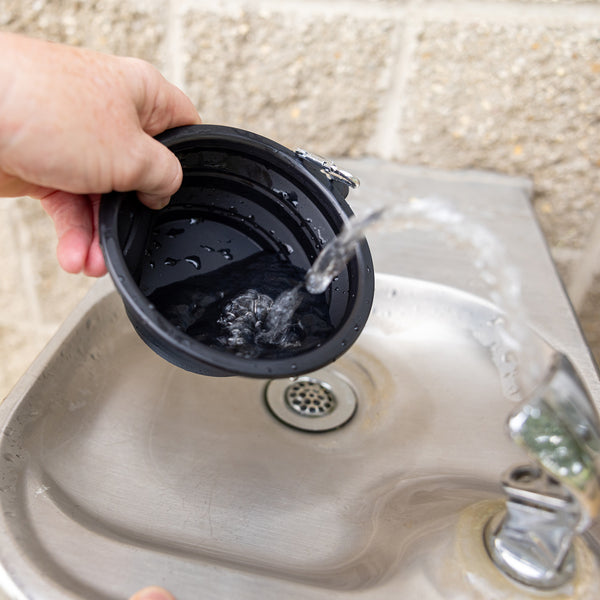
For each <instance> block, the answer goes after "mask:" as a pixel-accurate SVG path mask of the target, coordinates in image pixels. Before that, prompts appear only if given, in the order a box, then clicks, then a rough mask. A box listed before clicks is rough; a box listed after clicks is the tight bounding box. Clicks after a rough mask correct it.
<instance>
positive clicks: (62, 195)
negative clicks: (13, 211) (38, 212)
mask: <svg viewBox="0 0 600 600" xmlns="http://www.w3.org/2000/svg"><path fill="white" fill-rule="evenodd" d="M95 198H96V199H97V202H99V199H100V197H99V196H96V197H95ZM41 203H42V207H43V208H44V210H45V211H46V212H47V213H48V215H49V216H50V218H51V219H52V220H53V221H54V228H55V230H56V235H57V237H58V246H57V248H56V255H57V258H58V262H59V264H60V266H61V267H62V268H63V269H64V270H65V271H66V272H67V273H80V272H81V271H84V272H85V273H86V274H87V275H90V276H93V277H98V276H100V275H103V274H104V273H105V272H106V267H105V266H104V258H103V257H102V251H101V250H100V245H99V243H98V233H97V226H96V227H95V225H94V219H95V218H96V219H97V216H96V217H94V213H93V208H92V205H91V203H90V199H89V198H88V197H87V196H80V195H78V194H70V193H68V192H61V191H55V192H52V193H50V194H48V195H47V196H45V197H44V198H42V199H41ZM95 210H96V211H97V207H96V208H95ZM96 215H97V212H96Z"/></svg>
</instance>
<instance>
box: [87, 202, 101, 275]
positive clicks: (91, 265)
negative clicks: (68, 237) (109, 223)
mask: <svg viewBox="0 0 600 600" xmlns="http://www.w3.org/2000/svg"><path fill="white" fill-rule="evenodd" d="M100 198H101V196H100V194H92V195H90V196H89V202H90V205H91V209H92V241H91V243H90V246H89V249H88V253H87V257H86V259H85V265H84V267H83V272H84V273H85V274H86V275H87V276H88V277H102V275H104V274H105V273H106V265H105V264H104V255H103V254H102V248H101V247H100V228H99V225H98V220H99V217H98V215H99V212H100Z"/></svg>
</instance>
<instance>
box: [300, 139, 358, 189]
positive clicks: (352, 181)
mask: <svg viewBox="0 0 600 600" xmlns="http://www.w3.org/2000/svg"><path fill="white" fill-rule="evenodd" d="M296 156H297V157H298V158H301V159H302V160H306V161H308V162H309V163H311V164H313V165H315V166H316V167H319V169H320V171H321V173H323V174H324V175H326V176H327V178H328V179H332V180H335V181H339V182H341V183H344V184H346V185H347V186H348V187H351V188H357V187H358V186H359V185H360V180H359V179H358V177H355V176H354V175H352V173H349V172H348V171H342V169H339V168H338V167H337V166H336V165H335V164H334V163H333V162H332V161H330V160H327V159H326V158H323V157H322V156H319V155H318V154H311V153H310V152H307V151H306V150H302V148H298V149H297V150H296Z"/></svg>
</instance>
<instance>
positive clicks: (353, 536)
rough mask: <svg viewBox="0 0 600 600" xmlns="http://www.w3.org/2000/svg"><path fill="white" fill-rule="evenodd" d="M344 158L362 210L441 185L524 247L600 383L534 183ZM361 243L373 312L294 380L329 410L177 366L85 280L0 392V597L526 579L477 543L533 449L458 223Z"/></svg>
mask: <svg viewBox="0 0 600 600" xmlns="http://www.w3.org/2000/svg"><path fill="white" fill-rule="evenodd" d="M344 166H345V167H347V168H349V169H350V170H351V171H354V172H355V173H357V174H359V175H360V177H361V180H362V182H363V186H362V188H361V190H359V191H358V193H357V196H356V198H357V199H356V201H353V208H354V209H355V210H356V209H357V208H360V205H361V201H362V200H365V202H366V203H367V205H368V202H369V201H371V200H372V199H373V198H375V199H377V198H384V199H385V201H388V200H389V199H390V198H391V199H393V200H394V201H396V200H399V199H400V200H401V199H402V198H406V197H407V196H410V195H417V196H418V195H423V194H429V193H434V194H443V196H444V197H445V198H448V199H449V201H450V202H451V203H452V205H453V207H454V209H455V210H456V211H458V212H459V213H460V214H461V215H463V216H464V218H465V221H468V220H471V221H475V222H477V223H481V224H482V226H484V227H485V228H487V229H488V230H489V231H490V233H491V234H492V235H494V236H495V237H496V238H497V239H498V240H499V242H500V243H501V244H502V245H503V247H504V248H505V250H506V260H507V262H508V264H512V265H519V267H520V270H521V275H522V277H521V279H522V283H523V286H522V290H521V301H522V309H523V315H524V316H525V318H526V321H527V323H528V326H530V329H531V330H532V331H535V332H536V333H535V334H534V336H533V338H534V339H535V344H536V345H537V349H538V350H539V354H540V355H544V354H545V353H547V352H548V350H549V349H550V347H551V348H552V349H554V350H557V351H559V352H562V353H564V354H565V355H567V356H569V357H570V359H571V360H572V361H573V364H574V365H575V366H576V367H577V370H578V371H579V373H580V374H581V375H582V379H583V381H584V382H585V385H586V386H587V387H588V389H589V390H590V392H591V395H592V397H593V398H599V397H600V382H599V381H598V377H597V373H596V371H595V368H594V365H593V361H592V360H591V358H590V355H589V352H588V351H587V348H586V346H585V342H584V341H583V339H582V337H581V333H580V331H579V329H578V327H577V322H576V319H575V317H574V315H573V312H572V310H571V308H570V305H569V303H568V299H567V298H566V296H565V294H564V290H563V289H562V287H561V285H560V282H559V280H558V278H557V277H556V273H555V271H554V267H553V265H552V262H551V260H550V258H549V256H548V253H547V251H546V249H545V246H544V242H543V238H542V236H541V234H540V231H539V228H538V227H537V225H536V224H535V221H534V219H533V217H532V212H531V208H530V206H529V204H528V201H527V199H528V194H529V192H530V187H529V185H528V184H527V182H523V180H513V179H511V178H502V177H499V176H495V175H489V174H485V175H481V174H476V173H475V174H453V173H450V174H448V173H441V172H432V171H427V172H425V171H423V170H418V169H413V170H411V169H406V168H404V169H403V168H400V167H398V166H397V165H393V164H391V163H385V162H380V161H357V162H356V163H355V164H353V163H352V161H346V163H345V164H344ZM362 190H366V194H367V197H366V198H361V191H362ZM374 238H376V239H374ZM369 242H370V246H371V249H372V251H373V257H374V264H375V266H376V268H377V269H378V271H379V274H378V275H377V277H376V292H375V301H374V305H373V311H372V313H371V316H370V318H369V321H368V323H367V326H366V327H365V329H364V331H363V332H362V334H361V336H360V337H359V339H358V341H357V342H356V344H355V345H354V346H353V347H352V348H351V349H350V350H349V351H348V352H347V353H346V354H345V355H343V356H342V357H341V358H340V359H338V360H337V361H336V362H335V363H334V364H332V365H329V366H328V367H326V368H325V369H321V370H320V371H318V372H317V373H314V374H312V375H311V376H310V377H309V384H310V385H314V386H316V387H318V388H319V389H322V390H324V394H325V396H326V397H327V398H328V399H329V400H328V402H327V403H323V404H322V405H321V406H322V407H323V408H325V406H329V408H328V409H327V410H331V412H330V414H328V415H327V416H326V417H316V416H315V415H314V414H310V411H308V412H307V411H305V413H306V414H305V415H304V416H303V415H300V414H299V413H298V411H295V412H294V406H295V405H294V404H293V401H292V400H290V399H292V398H296V397H297V396H298V397H299V396H300V393H301V391H300V388H301V385H302V383H303V380H302V379H299V380H297V381H292V380H289V381H288V380H279V381H276V382H268V381H261V380H255V379H243V378H223V379H222V378H209V377H203V376H200V375H195V374H191V373H188V372H186V371H182V370H180V369H178V368H176V367H173V366H171V365H170V364H169V363H167V362H165V361H164V360H163V359H161V358H159V357H158V356H157V355H155V354H154V353H153V352H152V351H151V350H149V349H148V347H147V346H145V344H144V343H143V342H141V340H140V339H139V338H138V337H137V335H136V334H135V332H134V331H133V328H132V327H131V325H130V323H129V321H128V319H127V317H126V315H125V311H124V309H123V306H122V303H121V299H120V297H119V296H118V294H117V293H116V292H115V290H114V287H113V285H112V283H111V282H110V280H108V279H103V280H100V281H99V282H98V283H97V284H96V285H95V286H94V288H93V289H92V290H91V292H90V293H89V294H88V296H87V297H86V298H85V299H84V301H83V302H82V304H81V305H80V306H79V307H78V308H77V309H76V311H75V312H74V313H73V314H72V315H71V316H70V317H69V319H68V320H67V321H66V322H65V323H64V324H63V326H62V327H61V329H60V330H59V332H58V333H57V335H56V336H55V337H54V338H53V340H52V341H51V342H50V344H49V345H48V346H47V348H46V349H45V350H44V351H43V353H42V354H41V355H40V356H39V357H38V359H37V360H36V361H35V362H34V364H33V365H32V366H31V367H30V369H29V370H28V372H27V373H26V374H25V376H24V377H23V378H22V379H21V381H20V382H19V383H18V384H17V386H16V387H15V389H14V390H13V392H12V393H11V394H10V395H9V396H8V398H7V399H6V400H5V401H4V402H3V403H2V404H0V539H1V540H2V543H1V544H0V597H2V592H4V593H5V594H6V595H7V597H10V598H18V599H25V598H27V599H40V600H58V599H61V600H67V599H76V598H78V599H79V598H85V599H86V600H112V599H114V600H117V599H120V600H122V599H124V598H127V597H129V596H130V595H131V594H133V593H134V592H135V591H137V590H139V589H140V588H142V587H144V586H147V585H151V584H154V585H161V586H163V587H166V588H167V589H169V590H170V591H171V592H172V593H173V594H174V595H175V596H176V598H177V600H197V599H198V598H202V599H203V600H205V599H206V600H210V599H222V598H235V599H238V598H239V599H248V600H250V599H259V598H260V599H263V598H286V599H298V600H300V599H302V600H305V599H315V600H325V599H327V600H331V599H332V598H338V599H343V598H354V599H356V598H365V599H368V600H380V599H381V600H383V599H388V598H390V599H391V598H394V599H397V598H409V599H412V598H422V599H423V600H426V599H427V600H438V599H441V598H444V599H453V598H461V599H469V598H486V600H499V599H500V598H501V599H502V600H508V599H516V598H519V599H520V598H529V597H532V598H533V597H539V596H536V595H535V593H534V592H531V593H530V591H528V590H527V589H525V588H524V587H523V586H517V585H516V584H514V583H512V582H510V581H509V580H508V579H507V578H506V577H505V576H504V575H502V574H501V573H500V571H498V570H497V569H496V567H495V566H494V565H493V564H492V563H491V561H490V559H489V558H488V556H487V554H486V551H485V549H484V543H483V528H484V526H485V523H487V522H488V521H489V519H490V518H491V516H492V514H496V513H497V511H498V510H500V507H501V504H502V502H501V501H502V499H503V498H504V495H503V491H502V489H501V486H500V480H501V475H502V473H503V472H504V471H506V469H507V468H509V467H511V466H513V465H515V464H523V463H525V462H527V460H528V459H527V457H526V456H525V454H524V452H523V451H521V450H520V449H519V448H517V446H516V445H515V444H513V443H512V442H511V441H510V440H509V438H508V435H507V434H506V433H505V423H506V419H507V416H508V414H509V413H510V412H511V410H512V409H513V408H514V397H513V396H514V395H513V394H512V391H514V388H515V385H516V383H517V371H516V369H515V364H514V357H512V355H511V353H510V352H507V348H505V347H504V346H503V342H502V339H503V338H502V336H501V335H500V331H499V329H498V328H499V323H500V319H499V317H500V311H499V309H498V308H497V307H496V306H495V305H494V304H491V303H490V302H488V301H486V300H483V299H481V298H482V297H483V296H485V293H484V292H485V291H486V290H485V289H484V288H485V286H483V287H482V283H483V282H482V278H481V277H480V273H478V272H477V269H474V267H473V256H472V255H466V254H465V252H464V244H463V243H461V242H460V240H458V241H453V240H452V238H451V236H444V235H440V234H438V233H436V232H435V231H423V232H418V231H405V232H404V233H403V234H402V235H399V234H398V232H393V231H391V232H381V233H379V234H378V235H377V236H373V237H371V236H370V237H369ZM382 273H387V274H382ZM400 275H402V276H400ZM542 340H547V342H548V344H546V342H545V341H542ZM319 386H320V387H319ZM328 394H330V395H331V397H332V398H333V400H331V398H330V396H329V395H328ZM511 398H512V400H511ZM342 400H343V402H342ZM347 401H350V402H354V401H355V402H356V407H355V408H354V407H353V406H352V407H350V408H347V407H346V413H345V414H344V418H343V419H341V420H340V421H339V422H337V424H335V423H334V426H333V427H331V426H328V427H327V428H326V429H327V431H322V432H314V431H307V430H306V429H314V427H315V424H319V423H323V422H325V421H324V420H321V419H326V418H327V419H329V418H330V417H331V418H334V416H335V414H336V412H335V411H338V410H340V407H342V406H343V405H344V406H346V404H345V403H346V402H347ZM273 403H276V404H277V403H278V404H277V405H278V407H279V408H278V409H275V408H274V406H273ZM286 403H287V404H286ZM315 406H316V401H315V404H313V408H315ZM331 407H333V409H331ZM296 408H298V406H296ZM317 408H318V407H317ZM317 408H315V412H318V410H317ZM300 412H302V411H300ZM338 414H339V413H338ZM292 417H293V418H292ZM585 538H586V539H585V542H586V543H585V544H583V543H582V542H581V540H578V543H577V548H575V550H576V554H577V555H578V557H579V558H578V565H579V571H578V573H577V574H576V577H575V580H574V582H573V584H572V585H571V586H570V587H569V588H568V589H566V590H563V595H562V596H556V598H558V597H561V598H566V597H575V598H578V599H579V600H582V599H584V598H586V599H587V598H589V599H590V600H591V599H592V598H596V596H597V591H596V590H597V585H598V583H597V582H598V580H599V579H600V575H599V571H598V556H600V550H599V548H600V528H599V527H598V525H595V526H594V527H593V528H592V529H590V530H589V531H588V532H587V533H586V535H585ZM545 597H546V596H545Z"/></svg>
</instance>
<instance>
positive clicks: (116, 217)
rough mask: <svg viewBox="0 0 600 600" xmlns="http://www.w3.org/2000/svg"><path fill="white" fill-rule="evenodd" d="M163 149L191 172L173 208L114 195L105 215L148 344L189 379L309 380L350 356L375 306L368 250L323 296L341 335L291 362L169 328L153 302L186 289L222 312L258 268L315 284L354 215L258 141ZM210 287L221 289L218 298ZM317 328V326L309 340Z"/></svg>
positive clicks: (111, 261) (196, 135)
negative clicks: (328, 249)
mask: <svg viewBox="0 0 600 600" xmlns="http://www.w3.org/2000/svg"><path fill="white" fill-rule="evenodd" d="M157 139H159V140H160V141H161V142H162V143H164V144H165V145H166V146H167V147H169V148H170V149H171V150H172V151H173V152H174V153H175V155H176V156H177V157H178V158H179V160H180V162H181V164H182V167H183V173H184V177H183V184H182V186H181V188H180V190H179V191H178V192H177V193H176V194H175V195H174V196H173V197H172V198H171V201H170V203H169V205H168V206H167V207H165V208H164V209H162V210H159V211H154V210H150V209H148V208H146V207H145V206H144V205H142V204H141V203H140V202H139V201H138V200H137V197H136V194H135V192H127V193H118V192H112V193H110V194H106V195H105V196H104V197H103V198H102V201H101V205H100V240H101V244H102V248H103V252H104V258H105V261H106V265H107V268H108V270H109V272H110V274H111V276H112V278H113V280H114V283H115V285H116V287H117V290H118V291H119V293H120V295H121V297H122V299H123V302H124V304H125V309H126V311H127V315H128V317H129V319H130V321H131V323H132V324H133V326H134V328H135V330H136V331H137V333H138V334H139V335H140V337H141V338H142V339H143V340H144V342H146V344H147V345H148V346H150V348H152V349H153V350H154V351H155V352H156V353H158V354H159V355H160V356H162V357H163V358H165V359H166V360H168V361H169V362H171V363H173V364H175V365H177V366H179V367H181V368H183V369H186V370H188V371H192V372H195V373H200V374H203V375H213V376H228V375H242V376H248V377H261V378H274V377H288V376H293V375H298V374H300V373H307V372H310V371H313V370H316V369H319V368H321V367H323V366H325V365H326V364H329V363H331V362H332V361H334V360H335V359H336V358H338V357H339V356H340V355H341V354H342V353H344V352H345V351H346V350H348V348H350V346H351V345H352V344H353V343H354V341H355V340H356V338H357V337H358V335H359V333H360V331H361V330H362V328H363V326H364V324H365V322H366V320H367V317H368V315H369V312H370V309H371V303H372V300H373V293H374V274H373V265H372V261H371V255H370V252H369V249H368V246H367V244H366V242H365V241H364V240H363V241H362V242H361V243H360V244H359V246H358V249H357V252H356V255H355V257H354V258H352V259H351V260H350V261H349V262H348V264H347V265H346V268H345V269H344V271H342V272H341V273H340V274H339V276H338V277H337V278H336V280H335V282H334V283H333V284H332V285H331V286H330V287H329V288H328V289H327V290H326V292H325V295H324V299H325V307H326V311H327V313H328V314H327V317H328V319H329V320H330V324H331V329H330V330H329V331H327V332H326V333H324V335H323V338H322V339H313V340H312V341H311V342H310V343H308V344H300V345H299V347H298V348H294V349H292V350H291V351H288V352H286V353H282V355H281V356H279V355H278V353H277V351H276V350H275V351H274V352H272V353H271V354H269V355H268V356H267V357H258V358H257V357H252V358H249V357H248V356H240V355H238V354H236V353H235V352H231V351H228V350H224V349H223V348H219V347H215V346H214V345H213V344H210V343H206V340H204V341H199V340H198V339H197V337H196V336H192V335H190V334H189V332H187V333H186V330H182V328H181V326H180V325H179V324H177V323H175V322H173V320H172V319H170V318H168V316H169V315H167V314H166V313H165V312H164V311H162V310H161V308H160V304H159V303H157V302H156V301H155V298H157V297H163V298H164V297H175V296H177V295H178V286H181V287H182V288H183V287H186V288H187V289H188V290H189V288H190V285H194V282H196V281H199V282H204V283H203V286H204V287H202V286H200V287H199V290H200V291H199V292H198V294H200V297H198V294H197V295H196V297H195V298H194V299H193V302H194V305H195V306H196V305H197V306H202V305H203V302H204V298H203V297H202V294H203V293H204V292H203V291H202V290H205V291H206V295H207V296H211V300H214V297H215V296H214V295H215V294H218V293H219V289H218V288H219V287H220V286H221V284H222V285H223V287H226V288H227V289H230V288H231V284H232V280H237V279H240V278H241V279H243V277H241V276H240V274H242V275H243V273H244V270H245V269H246V268H247V269H248V270H252V267H253V266H254V265H255V264H259V265H262V264H263V263H259V262H255V261H258V260H263V259H264V258H265V257H267V258H268V259H269V260H271V259H274V260H276V261H280V262H282V263H285V265H288V264H289V265H291V266H293V267H295V268H298V269H300V270H301V271H302V273H303V272H305V271H306V270H307V269H308V268H309V267H310V266H311V264H312V263H313V262H314V260H315V258H316V257H317V255H318V254H319V252H320V250H321V249H322V247H323V246H324V245H325V244H326V243H327V242H328V241H330V240H331V239H333V238H334V237H335V236H336V234H337V233H339V231H340V230H341V228H342V226H343V224H344V223H345V222H346V221H347V220H348V217H349V216H350V215H351V214H352V212H351V210H350V208H349V206H348V205H347V203H346V202H345V200H344V197H345V195H346V194H347V191H348V188H347V186H346V185H344V184H343V183H341V182H339V181H336V180H335V179H331V178H330V177H329V176H327V175H326V173H324V171H322V170H321V169H320V168H319V167H315V166H314V163H312V162H309V161H308V160H305V158H302V157H301V155H299V154H298V153H295V152H292V151H290V150H289V149H287V148H285V147H283V146H281V145H279V144H277V143H275V142H273V141H271V140H269V139H266V138H264V137H261V136H258V135H256V134H253V133H250V132H248V131H243V130H240V129H234V128H230V127H223V126H214V125H195V126H189V127H179V128H176V129H172V130H169V131H166V132H164V133H163V134H161V135H160V136H158V138H157ZM264 264H267V265H268V264H271V263H268V262H267V263H264ZM236 265H237V267H238V270H237V271H235V267H236ZM269 268H270V267H268V266H266V267H263V266H260V268H258V269H255V270H258V271H268V270H269ZM263 274H264V273H263ZM203 278H204V279H203ZM206 278H210V279H209V280H210V282H212V283H211V285H210V286H208V287H207V285H206V281H208V280H207V279H206ZM234 283H235V282H234ZM242 283H243V282H240V285H241V284H242ZM225 284H227V285H225ZM165 290H166V292H165ZM182 298H184V300H183V302H184V303H185V295H184V296H182ZM226 300H227V298H224V299H223V302H225V301H226ZM207 303H208V301H207ZM183 309H186V307H185V306H184V307H183ZM310 327H311V322H310V319H309V320H308V322H307V323H306V324H305V326H304V329H310Z"/></svg>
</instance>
